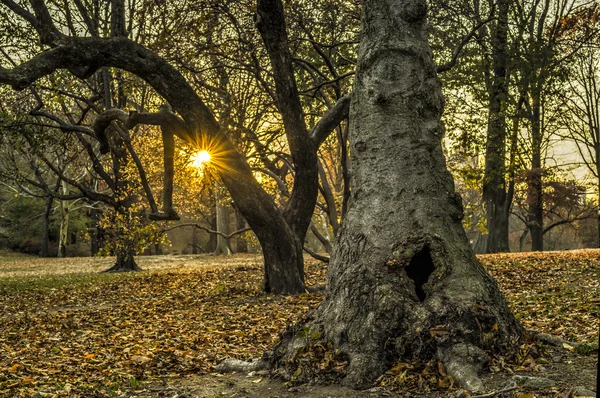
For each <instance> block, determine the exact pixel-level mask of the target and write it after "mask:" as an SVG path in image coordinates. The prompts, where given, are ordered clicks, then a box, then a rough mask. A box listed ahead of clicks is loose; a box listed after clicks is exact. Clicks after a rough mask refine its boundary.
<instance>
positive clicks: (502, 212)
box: [483, 0, 510, 253]
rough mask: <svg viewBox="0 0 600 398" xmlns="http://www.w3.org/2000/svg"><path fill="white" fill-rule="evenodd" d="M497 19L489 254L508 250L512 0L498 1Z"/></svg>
mask: <svg viewBox="0 0 600 398" xmlns="http://www.w3.org/2000/svg"><path fill="white" fill-rule="evenodd" d="M497 7H498V19H497V22H496V25H495V28H494V30H493V33H492V48H493V54H492V56H493V61H492V62H493V69H494V78H493V82H492V86H491V90H490V99H489V120H488V134H487V141H486V153H485V177H484V182H483V202H484V204H485V209H486V219H487V230H488V238H487V247H486V252H487V253H498V252H508V251H509V247H508V217H509V212H508V207H510V203H508V201H507V193H506V167H505V163H506V159H505V157H506V155H505V154H506V149H505V148H506V101H507V96H508V78H507V72H506V71H507V66H508V58H509V57H508V11H509V0H498V1H497Z"/></svg>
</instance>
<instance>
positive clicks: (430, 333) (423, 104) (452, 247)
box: [271, 0, 522, 391]
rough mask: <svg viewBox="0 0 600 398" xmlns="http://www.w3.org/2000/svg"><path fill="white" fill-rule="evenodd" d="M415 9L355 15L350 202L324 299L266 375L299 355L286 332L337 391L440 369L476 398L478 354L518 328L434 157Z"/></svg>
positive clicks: (422, 25)
mask: <svg viewBox="0 0 600 398" xmlns="http://www.w3.org/2000/svg"><path fill="white" fill-rule="evenodd" d="M426 9H427V5H426V2H425V1H424V0H408V1H406V0H404V1H394V0H384V1H380V2H366V3H365V5H364V7H363V13H364V14H363V17H362V21H363V27H362V40H361V47H360V51H359V58H358V69H357V75H356V82H355V87H354V91H353V96H352V105H351V110H350V142H351V143H352V145H353V148H352V151H351V153H350V159H349V162H350V163H349V165H350V171H351V181H350V182H351V188H352V190H351V197H350V201H349V207H348V210H347V214H346V216H345V218H344V220H343V223H342V226H341V228H340V232H339V236H338V238H337V243H336V246H335V248H334V250H333V253H332V257H331V262H330V264H329V272H328V279H327V294H326V299H325V300H324V302H322V303H321V304H320V305H319V307H317V309H316V310H315V311H314V312H312V313H311V314H310V315H309V317H308V318H307V319H306V320H305V321H303V322H302V323H301V324H300V325H298V326H296V327H295V328H292V329H290V330H288V331H287V333H285V334H284V336H283V338H282V340H281V342H280V343H279V344H278V345H277V346H276V347H275V349H274V350H273V356H272V358H271V364H272V365H273V366H276V367H277V366H282V367H283V366H284V364H286V363H287V364H289V363H293V358H294V356H295V354H296V353H297V352H298V350H299V349H301V348H302V347H303V346H306V345H307V344H310V341H309V340H307V339H306V338H303V337H302V338H300V337H296V331H298V330H306V328H309V329H310V330H311V333H312V332H313V331H318V332H319V338H320V339H324V340H326V341H327V342H329V343H331V344H332V346H333V347H334V349H335V350H339V352H341V353H342V354H344V355H345V356H346V357H347V358H348V360H349V364H348V367H347V369H346V373H345V378H344V384H346V385H348V386H351V387H354V388H367V387H369V386H371V385H372V384H373V382H374V381H375V380H376V379H377V377H379V376H380V375H382V374H383V373H384V372H385V371H386V370H387V369H389V368H390V367H392V366H393V364H394V363H395V362H396V361H400V360H402V361H404V362H410V361H412V360H421V361H429V360H439V361H441V362H443V363H444V364H445V365H446V368H447V369H448V372H449V373H450V375H451V376H453V377H454V379H455V380H457V381H458V382H459V383H461V384H462V385H463V387H465V388H467V389H469V390H472V391H478V390H482V388H483V385H482V384H481V381H480V380H479V379H478V377H477V372H478V371H479V370H480V369H481V366H482V364H483V362H485V360H486V359H487V356H486V352H494V353H495V354H500V355H502V354H509V353H512V352H514V350H515V349H516V347H518V343H519V341H520V339H521V337H522V328H521V326H520V324H519V323H518V322H517V320H516V319H515V318H514V316H513V315H512V313H511V312H510V311H509V309H508V307H507V305H506V302H505V300H504V297H503V295H502V293H501V292H500V290H499V289H498V286H497V284H496V282H495V281H494V280H493V279H492V278H491V277H490V276H489V275H488V274H487V273H486V271H485V270H484V268H483V267H482V266H481V265H480V264H479V262H478V261H477V259H476V258H475V255H474V253H473V251H472V249H471V247H470V244H469V242H468V239H467V237H466V235H465V232H464V229H463V227H462V224H461V220H462V217H463V209H462V202H461V198H460V196H459V195H457V194H456V192H455V189H454V182H453V180H452V176H451V175H450V173H449V172H448V170H447V168H446V163H445V158H444V155H443V151H442V146H441V139H442V136H443V131H444V126H443V124H442V123H441V121H440V116H441V113H442V110H443V97H442V93H441V86H440V82H439V80H438V78H437V75H436V69H435V66H434V64H433V61H432V54H431V51H430V49H429V47H428V44H427V36H426V21H425V13H426ZM384 187H385V188H384ZM282 372H284V374H285V368H283V369H282Z"/></svg>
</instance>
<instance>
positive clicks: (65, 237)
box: [58, 181, 69, 257]
mask: <svg viewBox="0 0 600 398" xmlns="http://www.w3.org/2000/svg"><path fill="white" fill-rule="evenodd" d="M61 194H63V195H68V194H69V187H68V185H67V183H66V182H65V181H62V182H61ZM59 208H60V230H59V233H58V257H66V256H67V243H68V242H69V201H67V200H61V201H60V204H59Z"/></svg>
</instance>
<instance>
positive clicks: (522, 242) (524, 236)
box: [519, 227, 529, 253]
mask: <svg viewBox="0 0 600 398" xmlns="http://www.w3.org/2000/svg"><path fill="white" fill-rule="evenodd" d="M527 235H529V228H527V227H526V228H525V231H523V233H522V234H521V236H520V237H519V251H520V252H521V253H522V252H524V251H525V239H527Z"/></svg>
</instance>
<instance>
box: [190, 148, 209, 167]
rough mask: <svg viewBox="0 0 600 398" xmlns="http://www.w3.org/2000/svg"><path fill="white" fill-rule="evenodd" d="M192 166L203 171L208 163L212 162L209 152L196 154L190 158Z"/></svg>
mask: <svg viewBox="0 0 600 398" xmlns="http://www.w3.org/2000/svg"><path fill="white" fill-rule="evenodd" d="M190 161H191V162H192V166H194V167H196V168H198V169H202V168H203V167H204V166H205V165H206V164H207V163H208V162H210V153H209V152H208V151H207V150H202V151H200V152H196V153H195V154H193V155H192V156H191V157H190Z"/></svg>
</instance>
